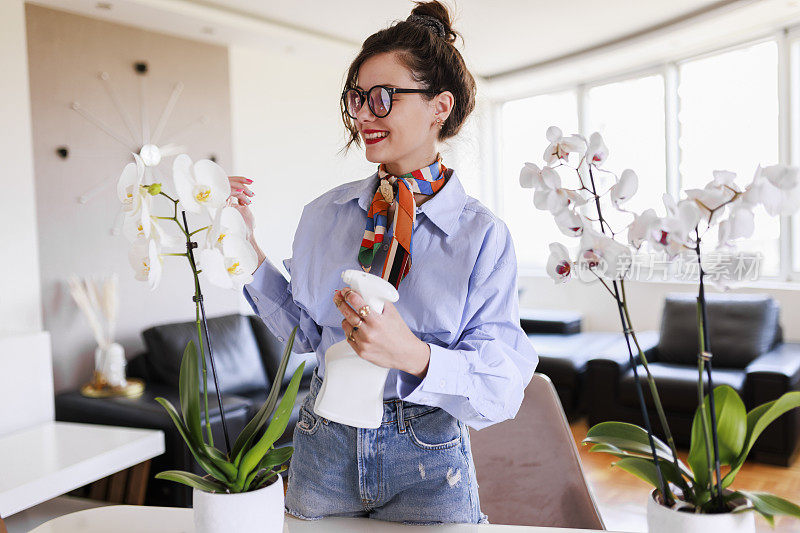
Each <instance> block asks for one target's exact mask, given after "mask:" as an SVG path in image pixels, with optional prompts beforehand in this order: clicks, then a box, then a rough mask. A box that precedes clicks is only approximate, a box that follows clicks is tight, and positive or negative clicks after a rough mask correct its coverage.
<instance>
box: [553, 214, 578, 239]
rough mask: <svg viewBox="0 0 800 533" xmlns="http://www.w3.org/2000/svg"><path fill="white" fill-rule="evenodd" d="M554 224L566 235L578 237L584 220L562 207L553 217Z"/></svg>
mask: <svg viewBox="0 0 800 533" xmlns="http://www.w3.org/2000/svg"><path fill="white" fill-rule="evenodd" d="M554 219H555V221H556V226H558V229H559V230H560V231H561V233H563V234H564V235H566V236H567V237H580V236H581V234H583V227H584V225H585V222H584V220H583V218H582V217H581V216H580V215H579V214H577V213H575V212H574V211H571V210H569V209H564V210H563V211H561V212H560V213H558V214H557V215H555V217H554Z"/></svg>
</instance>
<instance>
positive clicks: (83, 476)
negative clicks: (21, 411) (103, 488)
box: [0, 422, 164, 518]
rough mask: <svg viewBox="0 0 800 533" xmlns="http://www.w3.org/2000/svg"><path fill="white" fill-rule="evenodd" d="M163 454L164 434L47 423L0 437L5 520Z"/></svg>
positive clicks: (0, 505)
mask: <svg viewBox="0 0 800 533" xmlns="http://www.w3.org/2000/svg"><path fill="white" fill-rule="evenodd" d="M162 453H164V432H163V431H160V430H152V429H133V428H121V427H112V426H99V425H96V424H76V423H72V422H46V423H43V424H41V425H38V426H35V427H33V428H30V429H26V430H21V431H18V432H15V433H12V434H10V435H5V436H2V437H0V517H3V518H6V517H8V516H10V515H13V514H14V513H17V512H19V511H22V510H23V509H27V508H29V507H32V506H34V505H36V504H39V503H41V502H44V501H47V500H50V499H52V498H55V497H56V496H60V495H61V494H65V493H67V492H69V491H71V490H74V489H77V488H78V487H82V486H83V485H86V484H87V483H92V482H93V481H97V480H98V479H102V478H104V477H106V476H109V475H111V474H113V473H115V472H119V471H121V470H125V469H126V468H129V467H131V466H134V465H136V464H139V463H141V462H142V461H146V460H148V459H151V458H153V457H156V456H158V455H161V454H162Z"/></svg>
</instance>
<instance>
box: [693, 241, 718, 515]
mask: <svg viewBox="0 0 800 533" xmlns="http://www.w3.org/2000/svg"><path fill="white" fill-rule="evenodd" d="M695 234H696V236H697V245H696V247H695V252H696V253H697V266H698V267H699V270H700V288H699V291H698V294H697V306H698V318H699V320H700V327H699V328H698V334H699V336H700V343H699V344H700V350H701V352H700V357H699V361H698V365H699V368H700V376H699V378H698V380H699V386H700V391H701V393H702V389H703V364H704V363H705V367H706V372H707V373H708V405H709V409H708V410H709V415H710V417H711V437H712V439H713V443H714V472H715V474H716V478H717V491H716V492H717V505H718V507H719V509H720V510H722V509H723V508H724V506H725V504H724V502H723V499H722V474H721V469H720V461H719V438H718V436H717V410H716V407H715V405H714V381H713V379H712V377H711V349H710V346H709V340H708V320H707V319H708V314H707V313H706V291H705V284H704V278H705V272H704V271H703V264H702V262H701V260H700V234H699V232H697V231H695ZM703 396H704V395H703ZM703 396H701V397H700V400H701V402H700V407H701V411H705V409H704V408H703V401H702V400H703Z"/></svg>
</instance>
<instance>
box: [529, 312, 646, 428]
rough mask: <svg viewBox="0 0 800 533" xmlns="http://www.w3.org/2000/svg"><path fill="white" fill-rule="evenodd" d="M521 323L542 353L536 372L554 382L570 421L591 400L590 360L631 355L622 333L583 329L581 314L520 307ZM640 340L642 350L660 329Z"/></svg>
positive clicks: (578, 415) (580, 413) (578, 414)
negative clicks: (589, 387) (588, 370)
mask: <svg viewBox="0 0 800 533" xmlns="http://www.w3.org/2000/svg"><path fill="white" fill-rule="evenodd" d="M520 325H521V326H522V329H523V331H525V333H526V334H527V335H528V339H529V340H530V341H531V344H533V347H534V348H535V349H536V353H537V354H538V355H539V363H538V365H537V366H536V371H537V372H540V373H542V374H544V375H546V376H547V377H549V378H550V380H551V381H552V382H553V385H554V386H555V388H556V392H557V393H558V397H559V399H560V400H561V406H562V407H563V408H564V413H565V414H566V415H567V418H569V419H570V420H574V419H577V418H580V417H581V416H583V414H585V412H586V410H587V403H589V401H590V400H591V397H590V396H589V395H587V394H586V388H587V387H586V368H587V363H588V362H589V361H590V360H591V359H593V358H596V357H601V358H602V357H609V356H610V357H612V358H613V359H620V360H621V359H625V358H627V357H628V348H627V344H626V343H625V339H624V337H623V335H622V333H620V332H600V331H587V332H583V331H581V329H582V317H581V315H580V313H577V312H574V311H549V310H548V311H544V310H535V309H520ZM638 339H639V344H640V345H641V346H642V349H643V350H644V349H647V348H650V347H652V346H654V345H655V344H656V342H657V340H658V332H654V331H646V332H641V333H639V335H638ZM634 348H635V347H634Z"/></svg>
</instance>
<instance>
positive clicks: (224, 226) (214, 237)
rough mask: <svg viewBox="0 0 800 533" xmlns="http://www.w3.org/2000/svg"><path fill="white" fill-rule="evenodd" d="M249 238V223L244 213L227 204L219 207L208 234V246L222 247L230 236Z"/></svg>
mask: <svg viewBox="0 0 800 533" xmlns="http://www.w3.org/2000/svg"><path fill="white" fill-rule="evenodd" d="M232 236H235V237H239V238H242V239H247V224H246V223H245V221H244V218H242V214H241V213H239V211H238V210H237V209H236V208H235V207H231V206H225V207H223V208H222V209H218V210H217V213H216V215H215V217H214V221H213V222H212V223H211V228H210V229H209V230H208V233H207V234H206V245H207V247H208V248H220V249H221V248H222V247H223V246H224V244H225V241H226V239H228V238H229V237H232Z"/></svg>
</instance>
